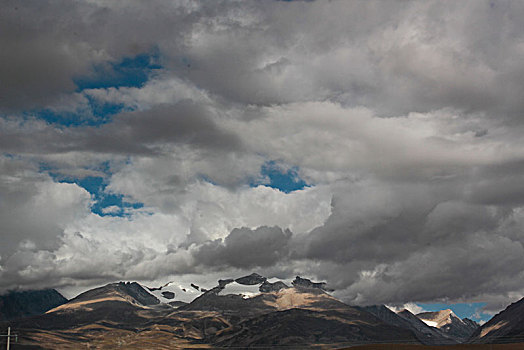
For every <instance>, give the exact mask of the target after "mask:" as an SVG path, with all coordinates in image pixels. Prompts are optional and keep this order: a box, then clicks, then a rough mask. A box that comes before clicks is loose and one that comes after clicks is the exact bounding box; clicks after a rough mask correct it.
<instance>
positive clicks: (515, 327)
mask: <svg viewBox="0 0 524 350" xmlns="http://www.w3.org/2000/svg"><path fill="white" fill-rule="evenodd" d="M523 341H524V298H522V299H520V300H519V301H517V302H516V303H513V304H511V305H509V306H508V307H507V308H506V309H505V310H504V311H501V312H500V313H498V314H497V315H495V316H493V318H492V319H491V320H489V321H488V322H486V323H485V324H484V325H482V327H480V328H478V329H477V330H476V331H475V332H474V333H473V335H472V336H471V338H470V339H469V342H471V343H514V342H523Z"/></svg>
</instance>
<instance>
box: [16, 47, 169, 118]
mask: <svg viewBox="0 0 524 350" xmlns="http://www.w3.org/2000/svg"><path fill="white" fill-rule="evenodd" d="M158 61H159V53H158V50H152V51H151V52H147V53H142V54H139V55H136V56H134V57H125V58H123V59H122V60H121V61H119V62H112V63H107V64H102V65H97V66H95V67H93V73H92V74H91V75H89V76H83V77H77V78H75V79H74V82H75V84H76V86H77V89H76V91H77V92H80V93H81V92H82V91H83V90H86V89H107V88H111V87H114V88H119V87H142V86H143V85H144V84H145V83H146V82H147V81H148V80H149V79H150V78H151V76H152V75H154V72H155V71H157V70H159V69H162V66H161V65H159V64H158ZM84 97H85V98H86V99H87V106H85V107H87V108H82V109H79V110H75V111H60V110H56V109H51V108H45V109H41V110H33V111H29V112H27V113H26V114H25V116H26V117H36V118H38V119H41V120H44V121H46V122H47V123H50V124H53V125H55V126H62V127H77V126H98V125H103V124H106V123H109V122H111V120H112V117H113V115H115V114H118V113H120V112H123V111H126V110H132V108H130V107H126V106H125V105H124V104H123V103H111V102H106V101H100V100H98V99H96V98H94V97H93V96H92V95H89V94H84Z"/></svg>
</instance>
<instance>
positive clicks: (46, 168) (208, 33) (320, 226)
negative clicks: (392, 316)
mask: <svg viewBox="0 0 524 350" xmlns="http://www.w3.org/2000/svg"><path fill="white" fill-rule="evenodd" d="M1 7H2V11H0V32H1V33H2V34H1V35H0V44H1V46H2V48H3V50H2V53H1V54H0V63H1V64H0V81H2V82H3V84H0V150H1V152H2V153H1V156H0V234H1V235H2V238H3V239H4V242H5V243H4V244H2V246H1V247H0V281H1V282H0V289H1V290H7V289H12V288H39V287H44V286H46V287H48V286H51V287H61V288H63V289H64V290H68V288H69V290H75V288H81V287H82V286H90V285H95V284H98V283H103V282H107V281H113V280H115V279H136V280H143V281H161V280H162V281H163V280H167V279H173V278H176V279H180V280H188V281H189V280H190V281H197V280H198V281H199V282H204V283H205V281H206V280H208V279H210V278H211V279H215V277H217V276H221V277H228V276H231V275H234V274H237V273H243V272H250V271H251V270H256V271H259V272H261V273H265V274H266V275H271V276H268V277H272V276H278V277H281V278H289V277H292V276H293V275H295V274H304V275H308V276H310V277H313V278H319V279H325V280H327V281H329V282H330V284H332V285H333V286H334V287H335V288H336V289H337V291H336V294H337V295H338V296H340V297H341V298H343V299H344V300H346V301H348V302H351V303H356V304H371V303H387V304H389V305H400V304H406V303H410V302H437V301H444V302H487V305H486V307H485V308H486V310H487V311H496V310H498V309H499V308H500V307H501V306H503V305H504V304H506V303H508V301H510V300H512V299H514V298H517V297H520V296H522V294H523V293H524V284H523V283H524V275H523V272H522V271H524V246H523V244H524V235H523V232H524V231H523V229H524V209H523V205H524V199H523V198H524V196H523V195H524V185H523V184H524V175H523V174H524V172H523V170H524V140H523V139H522V137H521V135H522V134H523V132H524V130H523V129H524V123H523V122H522V121H523V120H522V112H523V111H524V104H523V101H524V98H523V96H522V91H524V79H523V78H524V64H523V62H524V25H523V22H522V21H521V18H522V17H523V16H524V5H523V4H522V3H520V2H514V1H513V2H512V1H499V2H489V1H461V2H457V3H450V2H445V1H430V2H424V3H420V2H409V1H400V2H393V1H391V2H387V3H385V2H374V1H366V2H348V1H330V2H323V1H313V2H302V1H296V2H284V1H275V2H260V1H238V2H231V1H213V2H193V1H187V2H184V1H182V2H176V3H173V2H171V1H154V2H152V3H148V4H145V3H141V2H130V1H111V2H106V1H102V0H90V1H87V0H86V1H75V2H71V1H60V0H56V1H50V0H49V1H25V2H24V3H19V2H17V1H6V2H4V3H3V4H2V5H1ZM140 55H142V56H140ZM139 56H140V57H145V59H147V60H150V62H149V63H151V64H153V63H154V66H155V67H156V68H155V69H154V70H151V69H149V68H147V67H146V66H144V67H142V68H140V67H139V68H136V69H143V72H141V74H142V75H141V76H143V77H145V81H143V82H141V81H138V83H134V84H125V83H122V82H120V83H118V84H117V83H113V84H112V83H111V79H109V80H108V79H106V80H104V84H102V83H100V84H98V86H97V79H101V77H103V76H104V75H105V76H106V78H107V76H109V77H111V76H112V74H113V73H114V72H112V70H114V69H115V67H123V65H124V64H125V62H134V61H133V60H134V59H136V57H139ZM126 60H127V61H126ZM153 61H154V62H153ZM149 66H150V65H149ZM149 66H148V67H149ZM134 69H135V68H134ZM136 69H135V70H136ZM121 71H122V72H128V74H131V73H129V72H131V71H126V70H124V69H122V70H121ZM133 72H134V71H133ZM131 78H132V77H129V79H128V80H129V81H133V79H131ZM82 80H84V81H86V80H89V81H91V84H90V85H91V86H89V87H85V88H82V86H81V84H80V83H79V81H82ZM50 115H51V116H55V117H56V116H58V117H59V118H55V117H53V118H54V119H53V118H51V117H49V116H50ZM267 164H272V165H273V166H274V167H275V168H276V169H282V174H288V172H287V170H290V169H292V170H293V171H292V173H293V174H295V175H296V176H298V177H300V180H301V181H304V182H305V183H306V184H307V187H305V188H304V189H301V190H297V191H291V192H289V191H285V190H284V189H283V188H282V191H280V190H279V189H278V183H275V181H273V182H272V181H271V179H268V175H267V174H264V173H263V169H264V167H265V166H267ZM88 176H89V177H98V178H102V179H103V183H104V186H103V187H102V188H101V189H100V191H102V192H103V193H96V194H95V193H92V191H91V193H90V192H89V188H85V186H84V188H83V187H82V186H81V184H82V183H81V181H80V180H82V179H85V178H86V177H88ZM270 183H271V184H272V186H273V187H269V186H264V184H266V185H267V184H270ZM287 192H289V193H287ZM102 195H107V196H110V195H112V196H121V197H122V198H123V200H125V201H129V202H132V203H141V204H143V206H140V207H136V208H135V207H126V208H119V207H118V206H115V205H114V204H113V205H112V206H107V207H106V208H103V209H102V213H104V214H107V215H103V216H99V215H97V214H95V213H93V212H92V211H91V210H90V209H91V208H92V207H93V206H94V205H95V201H97V198H100V196H102ZM120 212H123V213H124V214H125V215H122V216H119V215H117V214H118V213H120Z"/></svg>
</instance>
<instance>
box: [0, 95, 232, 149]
mask: <svg viewBox="0 0 524 350" xmlns="http://www.w3.org/2000/svg"><path fill="white" fill-rule="evenodd" d="M3 122H4V124H3V125H4V137H3V138H2V140H1V141H0V146H1V148H2V149H3V150H5V151H9V152H16V153H49V152H52V153H61V152H71V151H83V152H101V153H113V154H119V153H125V154H155V153H163V152H164V149H163V148H164V147H166V145H176V144H184V145H187V146H189V147H195V148H196V149H208V150H213V151H219V150H225V151H235V150H240V149H241V142H240V140H239V138H238V137H237V135H234V134H232V133H230V132H228V131H227V130H224V129H223V128H221V127H220V126H219V125H218V124H217V122H216V121H215V118H214V116H213V114H212V112H211V111H210V110H209V109H207V108H206V107H204V106H200V105H197V104H196V103H194V102H192V101H189V100H184V101H180V102H178V103H176V104H174V105H159V106H155V107H153V108H151V109H149V110H146V111H135V112H126V113H122V114H120V115H117V116H116V117H114V120H113V121H112V122H111V123H108V124H104V125H101V126H96V127H76V128H68V129H65V130H64V129H62V128H58V127H54V126H52V125H49V124H46V123H44V122H38V121H36V120H32V121H31V120H30V121H29V122H27V123H26V124H22V123H18V122H17V121H16V120H15V119H14V118H12V119H7V120H4V121H3ZM26 125H27V126H26Z"/></svg>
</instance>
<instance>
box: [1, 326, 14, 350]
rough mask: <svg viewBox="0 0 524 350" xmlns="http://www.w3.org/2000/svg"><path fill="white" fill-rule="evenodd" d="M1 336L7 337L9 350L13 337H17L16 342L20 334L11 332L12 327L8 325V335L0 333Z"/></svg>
mask: <svg viewBox="0 0 524 350" xmlns="http://www.w3.org/2000/svg"><path fill="white" fill-rule="evenodd" d="M0 337H7V350H9V346H10V345H11V337H14V338H15V342H18V334H11V327H7V335H5V334H0Z"/></svg>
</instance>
